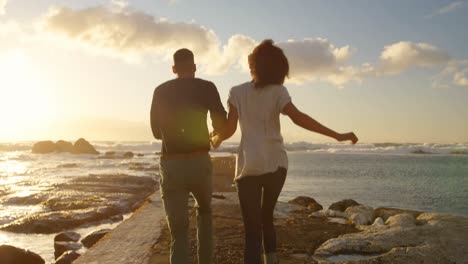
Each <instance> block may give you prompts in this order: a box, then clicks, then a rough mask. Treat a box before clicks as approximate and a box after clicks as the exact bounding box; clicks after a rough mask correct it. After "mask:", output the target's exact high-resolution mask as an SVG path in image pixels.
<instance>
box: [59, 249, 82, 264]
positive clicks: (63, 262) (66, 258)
mask: <svg viewBox="0 0 468 264" xmlns="http://www.w3.org/2000/svg"><path fill="white" fill-rule="evenodd" d="M80 256H81V255H80V254H78V253H76V252H75V251H73V250H69V251H66V252H64V253H63V254H62V256H60V257H59V258H58V259H57V260H56V261H55V264H72V263H73V261H74V260H76V259H77V258H79V257H80Z"/></svg>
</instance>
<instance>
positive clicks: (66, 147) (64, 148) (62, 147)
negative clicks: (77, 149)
mask: <svg viewBox="0 0 468 264" xmlns="http://www.w3.org/2000/svg"><path fill="white" fill-rule="evenodd" d="M55 147H56V150H55V151H57V152H68V153H72V152H73V150H74V148H73V144H72V143H70V142H67V141H64V140H59V141H57V143H55Z"/></svg>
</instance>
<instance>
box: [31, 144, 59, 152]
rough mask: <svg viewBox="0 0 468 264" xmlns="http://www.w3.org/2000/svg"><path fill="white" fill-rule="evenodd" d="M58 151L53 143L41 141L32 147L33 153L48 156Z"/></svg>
mask: <svg viewBox="0 0 468 264" xmlns="http://www.w3.org/2000/svg"><path fill="white" fill-rule="evenodd" d="M56 150H57V146H56V145H55V143H54V142H52V141H39V142H37V143H36V144H34V145H33V147H32V153H36V154H47V153H52V152H55V151H56Z"/></svg>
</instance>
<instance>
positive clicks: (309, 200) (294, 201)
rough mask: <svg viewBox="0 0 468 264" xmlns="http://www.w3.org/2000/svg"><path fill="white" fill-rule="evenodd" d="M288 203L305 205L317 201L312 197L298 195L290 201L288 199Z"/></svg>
mask: <svg viewBox="0 0 468 264" xmlns="http://www.w3.org/2000/svg"><path fill="white" fill-rule="evenodd" d="M288 203H290V204H297V205H300V206H304V207H307V206H308V205H309V204H316V203H317V202H316V201H315V199H314V198H310V197H307V196H298V197H296V198H294V199H292V200H290V201H288Z"/></svg>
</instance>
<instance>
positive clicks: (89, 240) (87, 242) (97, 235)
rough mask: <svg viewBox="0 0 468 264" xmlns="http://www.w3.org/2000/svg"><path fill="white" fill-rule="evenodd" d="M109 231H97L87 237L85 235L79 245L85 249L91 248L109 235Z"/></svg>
mask: <svg viewBox="0 0 468 264" xmlns="http://www.w3.org/2000/svg"><path fill="white" fill-rule="evenodd" d="M109 231H110V229H102V230H99V231H95V232H92V233H90V234H88V235H86V237H85V238H83V239H82V240H81V243H83V245H84V246H85V247H87V248H90V247H92V246H93V245H94V244H96V242H98V241H99V239H101V238H102V237H103V236H105V235H106V234H107V233H109Z"/></svg>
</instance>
